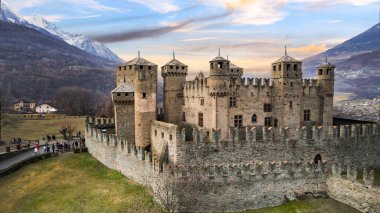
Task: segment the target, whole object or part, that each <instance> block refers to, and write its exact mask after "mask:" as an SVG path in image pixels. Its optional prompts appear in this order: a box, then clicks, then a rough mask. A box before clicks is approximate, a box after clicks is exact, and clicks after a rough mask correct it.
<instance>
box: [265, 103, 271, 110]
mask: <svg viewBox="0 0 380 213" xmlns="http://www.w3.org/2000/svg"><path fill="white" fill-rule="evenodd" d="M264 112H272V106H271V104H269V103H265V104H264Z"/></svg>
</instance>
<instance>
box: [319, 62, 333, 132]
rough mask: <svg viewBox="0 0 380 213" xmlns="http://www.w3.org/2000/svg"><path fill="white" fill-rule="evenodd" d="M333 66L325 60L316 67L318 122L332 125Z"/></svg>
mask: <svg viewBox="0 0 380 213" xmlns="http://www.w3.org/2000/svg"><path fill="white" fill-rule="evenodd" d="M334 72H335V66H334V65H332V64H330V63H328V62H327V57H326V59H325V63H323V64H321V65H319V66H318V67H317V82H318V85H319V89H320V92H319V97H320V103H321V106H320V108H321V109H320V110H321V112H322V113H321V115H320V118H319V122H320V124H322V125H323V126H332V122H333V103H334V82H335V80H334V78H335V76H334V75H335V73H334Z"/></svg>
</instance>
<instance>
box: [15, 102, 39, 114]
mask: <svg viewBox="0 0 380 213" xmlns="http://www.w3.org/2000/svg"><path fill="white" fill-rule="evenodd" d="M36 104H37V103H36V102H34V101H25V100H19V101H17V102H15V103H14V110H16V111H34V109H35V107H36Z"/></svg>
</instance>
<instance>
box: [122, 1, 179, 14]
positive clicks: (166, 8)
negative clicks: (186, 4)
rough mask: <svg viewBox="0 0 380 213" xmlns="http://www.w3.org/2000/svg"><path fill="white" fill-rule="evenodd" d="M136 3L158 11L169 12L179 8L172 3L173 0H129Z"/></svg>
mask: <svg viewBox="0 0 380 213" xmlns="http://www.w3.org/2000/svg"><path fill="white" fill-rule="evenodd" d="M129 1H131V2H135V3H138V4H142V5H144V6H147V7H149V8H150V9H151V10H153V11H155V12H158V13H163V14H164V13H169V12H174V11H177V10H180V9H181V8H180V7H179V6H178V5H176V4H174V1H173V0H129Z"/></svg>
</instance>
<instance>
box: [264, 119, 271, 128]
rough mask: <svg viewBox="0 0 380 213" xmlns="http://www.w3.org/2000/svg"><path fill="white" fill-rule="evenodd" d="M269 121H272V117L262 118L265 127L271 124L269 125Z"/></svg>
mask: <svg viewBox="0 0 380 213" xmlns="http://www.w3.org/2000/svg"><path fill="white" fill-rule="evenodd" d="M271 121H272V118H271V117H265V118H264V125H265V127H270V126H272V125H271Z"/></svg>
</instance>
